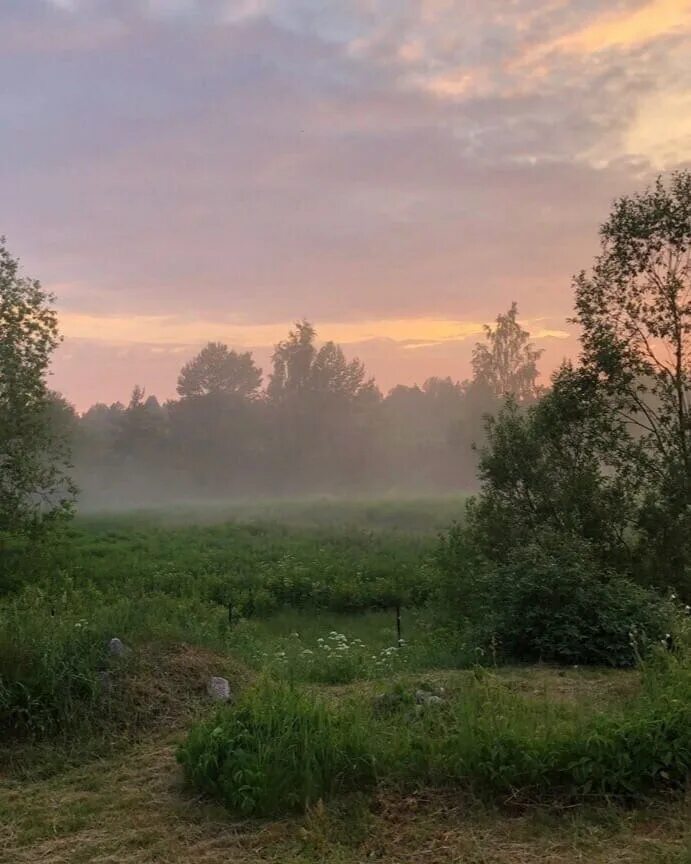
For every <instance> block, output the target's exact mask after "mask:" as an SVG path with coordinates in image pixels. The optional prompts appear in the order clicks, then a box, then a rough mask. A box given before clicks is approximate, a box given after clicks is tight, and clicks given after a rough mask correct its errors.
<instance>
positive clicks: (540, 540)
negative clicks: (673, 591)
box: [438, 529, 674, 666]
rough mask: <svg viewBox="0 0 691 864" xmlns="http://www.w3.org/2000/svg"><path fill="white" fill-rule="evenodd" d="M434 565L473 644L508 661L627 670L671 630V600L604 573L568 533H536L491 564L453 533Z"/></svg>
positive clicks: (458, 533) (465, 539) (461, 533)
mask: <svg viewBox="0 0 691 864" xmlns="http://www.w3.org/2000/svg"><path fill="white" fill-rule="evenodd" d="M438 565H439V567H440V570H441V571H442V574H443V577H444V583H445V586H446V599H448V600H450V601H451V602H452V603H453V604H454V607H455V609H456V610H457V612H458V613H459V614H460V615H461V616H462V617H463V618H464V619H466V622H467V626H468V627H469V628H470V629H471V630H472V633H473V637H474V638H475V640H476V641H477V644H478V645H479V646H480V647H483V648H485V649H486V648H487V647H488V646H489V645H490V644H494V645H496V646H498V647H499V649H500V650H501V651H502V652H503V653H504V655H506V656H508V657H510V658H515V659H520V660H535V659H541V660H546V661H554V662H559V663H596V664H602V665H609V666H630V665H632V664H633V663H634V662H635V659H636V652H637V650H640V649H641V648H643V649H644V648H645V647H646V646H647V645H649V644H651V643H654V642H658V641H659V640H661V639H663V638H664V637H665V635H666V634H667V633H669V632H670V631H672V630H673V627H674V610H673V608H672V606H671V604H670V603H667V602H666V601H664V600H663V599H662V598H661V597H660V596H659V595H658V594H656V593H654V592H652V591H649V590H646V589H644V588H641V587H640V586H639V585H637V584H634V583H633V582H631V581H630V580H628V579H626V578H624V577H623V576H620V575H618V574H616V573H613V572H611V571H609V570H606V569H604V568H603V566H602V565H601V564H599V562H598V561H597V559H596V558H595V556H594V555H593V554H592V551H591V548H590V545H589V544H588V543H587V542H586V541H584V540H582V539H581V538H578V537H576V536H574V535H569V534H565V535H557V534H553V533H549V532H546V531H544V532H541V533H540V534H538V535H536V538H535V539H534V540H533V542H531V543H528V544H526V545H525V546H523V547H519V548H515V549H513V550H512V551H511V552H509V554H508V556H507V559H506V561H505V562H504V563H501V564H498V563H494V562H490V561H488V560H487V559H486V558H484V557H483V556H482V555H480V554H479V553H478V552H477V551H476V550H475V549H474V547H473V545H472V542H471V541H470V540H469V537H468V535H467V534H466V532H464V531H463V530H461V529H455V530H454V531H453V532H451V533H450V534H449V535H448V536H447V538H445V539H444V540H443V542H442V545H441V548H440V551H439V555H438ZM632 636H633V638H632Z"/></svg>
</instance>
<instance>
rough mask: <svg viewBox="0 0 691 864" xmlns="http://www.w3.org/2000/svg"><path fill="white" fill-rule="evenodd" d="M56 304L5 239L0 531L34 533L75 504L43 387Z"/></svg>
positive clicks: (62, 442) (1, 244)
mask: <svg viewBox="0 0 691 864" xmlns="http://www.w3.org/2000/svg"><path fill="white" fill-rule="evenodd" d="M53 302H54V297H53V296H52V295H51V294H50V293H48V292H47V291H45V290H44V289H43V288H42V287H41V284H40V283H39V282H38V281H36V280H33V279H28V278H26V277H24V276H22V275H21V274H20V271H19V262H18V261H17V260H16V259H14V258H12V256H11V255H10V253H9V251H8V249H7V247H6V245H5V240H4V238H0V535H2V534H5V535H8V534H9V535H22V534H23V535H29V536H36V534H37V533H39V532H40V530H41V529H42V528H46V527H47V526H48V525H50V524H52V523H54V522H55V521H56V520H58V519H59V518H60V517H64V516H67V515H69V514H70V513H71V510H72V503H73V499H74V495H75V489H74V487H73V485H72V482H71V480H70V478H69V475H68V469H69V467H70V466H69V447H68V441H67V439H66V436H65V435H64V434H61V432H60V428H59V424H57V423H55V422H52V421H53V419H54V414H55V409H54V399H53V398H51V394H50V393H49V391H48V388H47V386H46V375H47V372H48V365H49V362H50V358H51V355H52V353H53V351H54V350H55V348H56V347H57V345H58V343H59V341H60V337H59V335H58V322H57V314H56V312H55V310H54V309H53V307H52V304H53Z"/></svg>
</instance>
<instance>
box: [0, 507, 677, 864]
mask: <svg viewBox="0 0 691 864" xmlns="http://www.w3.org/2000/svg"><path fill="white" fill-rule="evenodd" d="M461 505H462V501H461V499H459V498H453V499H452V498H449V499H443V500H441V501H437V502H433V501H429V500H418V501H412V500H410V501H403V502H400V501H396V500H390V501H379V502H361V501H356V502H339V501H329V500H325V499H318V500H312V501H307V502H300V503H291V502H263V503H262V504H261V505H256V504H232V505H226V504H219V505H218V506H215V507H212V508H202V509H200V510H195V511H192V510H191V509H189V508H182V509H180V510H178V511H177V512H174V513H170V512H163V511H141V512H138V513H134V514H133V513H107V514H105V513H101V514H91V515H89V516H82V517H80V518H78V519H77V520H76V521H75V522H74V523H73V525H72V526H71V527H70V529H69V531H68V532H67V534H66V535H65V537H64V538H63V540H62V541H61V542H60V543H59V544H57V545H55V546H53V548H51V549H50V550H49V555H48V557H47V559H44V562H45V561H47V566H44V567H43V568H42V569H41V570H40V571H37V572H36V573H29V574H28V575H26V576H24V577H23V580H22V581H21V582H19V581H16V580H15V583H14V586H13V588H12V590H11V591H10V592H9V593H6V595H5V596H4V597H3V598H1V599H0V725H1V726H2V743H1V744H0V860H3V861H4V860H5V859H7V860H11V861H17V862H19V864H22V862H33V861H38V860H41V861H47V862H55V864H58V862H66V861H69V862H73V861H75V862H80V861H84V862H86V861H89V862H91V861H94V862H99V861H100V862H104V864H105V862H109V864H112V862H117V861H128V862H134V864H139V862H157V861H166V862H176V861H179V862H191V861H195V862H196V861H201V862H205V864H214V862H216V861H227V860H237V861H239V862H243V861H247V862H259V861H280V862H296V864H298V862H300V864H302V862H316V861H334V862H337V864H338V862H342V864H350V862H356V861H357V862H361V861H369V860H373V859H374V860H381V861H390V862H394V861H396V862H404V861H410V862H413V861H418V860H429V861H431V862H433V864H436V862H442V861H443V862H450V861H464V862H470V864H480V862H482V864H488V862H489V864H504V862H509V861H511V862H514V861H516V862H521V861H539V862H553V864H556V862H563V864H570V862H576V861H585V860H587V861H593V862H605V861H607V862H609V861H614V860H616V861H622V862H641V864H642V862H653V864H654V862H659V864H665V862H666V864H689V862H691V856H690V855H689V854H688V843H689V834H688V828H687V827H686V826H687V825H688V822H689V818H688V817H689V816H690V815H691V814H690V813H689V808H688V803H686V802H685V801H684V799H683V796H682V795H680V794H679V793H678V792H677V793H673V794H672V793H669V792H667V791H666V790H665V789H664V788H662V791H661V793H660V794H658V797H657V798H656V799H655V800H654V801H647V802H646V801H640V800H638V801H637V802H636V803H635V805H634V806H631V805H630V804H629V805H628V806H627V807H626V808H622V807H620V806H616V805H614V804H612V803H608V802H606V801H604V800H602V798H601V797H600V798H599V799H598V801H597V804H594V803H593V802H592V801H590V799H589V797H588V796H585V797H584V796H582V795H581V796H580V800H579V801H578V803H575V804H574V800H575V799H574V800H572V799H569V796H568V794H567V795H563V794H562V795H560V796H557V797H554V796H553V797H552V798H551V800H549V801H547V800H544V799H543V798H542V796H541V795H539V794H536V790H535V782H534V778H533V780H532V781H531V783H528V784H524V786H523V793H524V794H522V795H520V796H517V795H515V794H513V793H514V791H515V789H517V788H518V787H519V786H520V784H518V783H516V778H515V777H513V778H509V782H508V784H505V786H506V788H504V789H503V790H501V791H500V792H499V794H492V795H490V796H487V795H484V794H483V793H482V791H481V790H480V788H479V786H480V785H482V784H480V783H479V782H478V779H477V778H478V777H481V776H482V770H486V769H487V766H488V765H490V766H491V765H492V764H493V763H492V761H491V758H490V759H488V758H487V753H486V752H485V751H482V748H478V747H477V746H476V743H477V741H481V743H482V741H485V743H486V742H487V741H488V740H489V741H491V740H499V739H501V740H502V741H503V746H504V748H505V750H504V752H501V751H500V750H498V751H497V752H498V756H494V757H492V758H497V759H499V763H501V766H502V767H503V768H505V767H506V765H507V764H509V763H510V760H509V759H507V758H506V756H507V752H508V751H507V750H506V747H507V746H509V745H510V748H513V749H510V754H509V755H511V754H515V751H516V750H519V751H520V752H528V750H529V747H526V742H527V743H528V744H529V745H530V744H533V745H534V746H535V748H537V749H538V750H539V748H540V747H543V750H541V751H540V752H539V753H538V756H539V757H540V760H542V761H541V762H540V764H543V765H544V762H545V759H544V757H545V752H547V751H546V750H545V749H544V748H545V747H546V743H547V744H550V745H552V744H554V743H555V742H557V743H560V742H561V744H563V743H564V742H566V743H568V742H569V741H574V740H576V741H581V740H585V738H586V736H584V735H583V734H581V732H582V731H583V730H590V731H592V729H593V728H595V727H593V726H592V725H590V724H595V726H597V729H598V734H600V735H601V736H603V737H604V738H607V737H608V735H609V738H611V737H612V735H611V734H610V733H612V734H614V733H616V732H617V730H621V728H622V726H621V722H623V720H626V718H627V717H628V719H629V720H631V722H632V723H633V721H634V720H635V719H636V718H637V717H638V718H640V716H641V715H639V714H634V712H632V711H631V706H632V705H640V704H642V702H641V700H645V699H646V698H649V696H650V693H649V691H648V689H647V688H648V687H649V686H651V685H650V684H649V683H641V679H640V676H639V674H638V673H637V672H636V671H628V672H623V671H618V672H614V671H611V670H609V671H606V670H599V669H570V668H569V669H557V668H551V667H547V666H537V667H535V666H533V667H524V668H496V669H494V668H493V669H491V670H490V671H484V672H480V671H477V672H476V671H473V670H472V667H473V666H474V665H475V664H476V662H477V661H478V659H481V660H483V662H485V663H489V664H490V665H491V664H492V661H493V658H492V656H484V657H478V655H477V653H475V651H474V649H473V646H469V645H464V644H463V643H462V641H459V639H458V637H457V636H455V635H452V633H451V632H450V631H448V630H445V629H444V628H443V627H441V626H440V623H439V621H438V620H436V613H434V614H431V613H430V610H429V609H428V607H427V601H428V599H429V598H430V596H432V595H433V594H434V591H435V590H436V588H435V581H434V580H435V576H434V572H433V569H432V567H431V566H430V555H431V553H432V550H433V549H434V548H435V545H436V533H437V531H438V530H439V529H440V528H442V527H443V526H444V525H446V524H448V522H449V521H450V520H451V519H452V518H454V517H457V516H458V515H459V514H460V512H461V509H462V507H461ZM397 603H398V604H402V621H401V623H402V636H403V639H404V644H403V647H402V648H400V647H399V646H398V642H397V638H398V634H397V631H396V617H395V613H394V606H395V605H396V604H397ZM229 606H230V611H231V618H230V620H229ZM112 636H119V637H120V638H121V639H123V640H124V641H125V643H126V644H127V645H128V646H129V647H130V648H131V649H132V650H131V652H130V654H128V656H127V657H126V658H124V659H122V660H121V659H118V658H113V657H110V656H109V655H108V654H107V652H106V651H105V645H106V643H107V640H108V639H109V638H111V637H112ZM327 645H328V646H329V647H328V648H327V647H325V646H327ZM459 667H466V668H467V669H469V670H470V671H459ZM217 674H221V675H225V676H226V677H228V678H229V679H230V681H231V689H232V691H233V693H234V694H235V695H236V698H237V699H238V700H239V704H241V705H242V704H245V708H247V705H248V704H249V705H250V706H251V710H250V714H249V715H245V719H244V721H243V723H249V727H250V728H251V730H252V735H251V736H250V738H251V739H256V740H259V741H262V742H263V744H262V746H261V748H260V750H259V757H258V761H257V760H255V762H256V764H255V765H254V768H252V766H251V765H250V766H249V767H250V772H251V771H252V770H254V771H255V773H262V774H266V773H267V772H268V773H270V772H271V771H272V770H273V771H274V780H273V781H272V783H271V784H269V786H267V787H266V789H265V790H264V792H266V790H267V789H268V790H269V791H270V792H271V794H274V793H276V795H277V800H276V801H274V802H273V804H272V802H271V800H270V799H271V796H270V795H269V796H268V797H266V798H265V800H264V805H265V806H263V807H259V808H257V807H256V806H254V807H253V806H249V805H248V804H247V803H245V806H244V810H245V811H247V812H250V811H252V812H266V813H269V812H273V813H277V812H283V804H281V802H280V800H279V799H280V797H281V796H280V795H278V792H279V791H280V788H281V784H283V786H282V788H283V792H282V793H281V794H282V795H284V797H285V796H287V797H290V796H291V795H292V800H291V802H290V807H298V808H299V807H300V806H301V805H302V804H303V803H304V802H305V801H309V806H308V808H307V811H306V812H302V813H298V814H293V815H288V816H281V817H280V818H276V817H274V819H273V821H269V822H266V821H263V822H257V821H256V820H248V819H247V817H246V815H242V816H237V815H232V813H230V812H229V811H228V810H227V809H226V808H225V807H223V806H221V805H220V804H215V803H214V802H213V801H212V800H211V799H209V798H207V797H206V796H203V797H200V796H199V793H198V792H197V791H195V790H193V789H191V788H190V787H189V786H187V785H186V784H185V783H184V782H183V777H182V772H181V770H180V768H179V767H178V766H176V764H175V752H176V750H177V749H178V748H179V746H180V745H181V744H182V743H183V742H184V741H185V740H186V738H187V735H188V733H189V730H190V729H192V728H195V727H196V726H197V724H199V723H201V724H202V725H201V726H200V727H199V728H201V729H204V728H206V727H205V726H204V723H208V722H210V720H209V718H210V717H212V716H213V710H214V709H213V708H211V707H210V705H209V702H208V698H207V696H206V693H205V689H206V681H207V680H208V677H209V676H210V675H217ZM257 680H270V681H272V682H275V683H273V684H272V687H271V692H273V694H274V696H273V698H274V702H275V703H276V704H275V705H274V709H275V710H273V709H272V712H273V713H270V716H269V717H268V718H267V716H265V714H264V707H265V706H264V703H263V702H262V697H259V696H257V695H256V693H257V692H258V691H255V690H253V682H255V681H257ZM104 681H105V682H107V686H104ZM280 682H284V684H285V682H288V683H289V684H291V685H294V687H295V689H291V688H290V687H289V688H288V690H287V691H286V690H285V689H282V686H283V685H280ZM421 686H423V687H425V688H430V689H432V690H435V689H437V690H438V689H439V688H444V690H445V704H444V705H443V706H442V709H441V710H440V711H438V712H437V713H436V714H435V713H430V714H425V715H423V716H422V717H420V716H418V715H417V713H416V708H415V705H414V704H413V703H414V701H415V699H414V693H415V691H416V689H418V688H419V687H421ZM389 692H400V693H402V694H404V698H403V700H402V702H401V704H400V705H399V706H398V707H397V708H396V709H395V710H394V712H393V713H392V714H386V713H384V714H381V713H377V711H376V710H375V709H374V705H376V704H378V700H377V697H378V696H380V695H381V694H383V693H389ZM650 692H652V691H650ZM660 692H661V691H660ZM243 693H246V694H247V695H246V696H243V695H242V694H243ZM252 693H254V694H255V695H254V696H252V695H251V694H252ZM286 693H288V694H289V695H287V696H286V695H285V694H286ZM281 694H283V696H281ZM646 694H648V695H646ZM658 695H660V694H659V693H658ZM282 698H283V703H281V699H282ZM651 698H652V697H651ZM665 698H667V697H666V696H665ZM673 698H674V697H673ZM244 699H247V700H250V701H249V703H243V700H244ZM252 700H254V701H252ZM291 700H292V701H291ZM315 706H316V707H315ZM252 712H254V713H252ZM672 714H673V712H671V713H670V714H669V716H672ZM507 718H508V720H507ZM658 719H660V718H658ZM665 719H668V716H667V715H665V717H664V718H662V720H663V721H664V720H665ZM267 721H268V722H267ZM214 722H215V721H214ZM607 722H611V723H612V724H615V723H619V724H620V725H619V726H617V728H616V729H614V727H612V728H608V729H604V731H603V730H602V729H600V727H599V726H598V724H606V723H607ZM655 723H656V724H657V725H658V726H659V725H660V724H659V723H657V720H656V721H655ZM502 724H503V725H502ZM643 725H645V724H643ZM216 726H218V723H216ZM540 726H542V727H543V728H542V731H539V727H540ZM214 728H216V727H214ZM626 728H629V727H626ZM238 729H239V730H240V733H242V731H243V730H242V728H240V727H237V726H236V727H235V728H234V731H233V735H234V736H236V737H237V733H238ZM262 729H263V732H261V734H259V732H260V731H261V730H262ZM258 730H259V731H258ZM463 730H465V731H464V732H463V734H464V735H465V736H466V737H465V739H463V735H461V734H460V732H461V731H463ZM468 730H470V733H472V734H470V733H469V732H468ZM245 731H246V729H245ZM507 731H509V732H512V733H513V734H514V738H512V739H511V740H509V741H508V744H507V737H506V734H504V733H507ZM502 734H503V735H504V737H503V738H502ZM483 735H484V736H485V737H484V738H483V737H482V736H483ZM472 736H475V738H473V737H472ZM231 737H232V736H231ZM236 737H235V738H232V740H233V741H234V740H236ZM615 737H616V734H615ZM608 740H609V739H608ZM631 740H632V739H631V737H629V738H627V739H626V741H625V745H626V747H629V745H630V744H631ZM200 741H201V743H202V744H203V736H202V738H200ZM464 741H465V743H464ZM310 742H317V743H319V742H321V743H320V747H321V750H319V749H317V751H316V753H317V755H316V756H315V750H314V748H313V747H311V744H310ZM545 742H546V743H545ZM277 743H280V744H281V746H277ZM283 745H286V746H283ZM332 745H334V746H332ZM301 748H302V749H301ZM464 748H465V749H464ZM621 749H622V748H621V747H619V750H616V748H615V750H613V752H620V751H621ZM624 749H626V748H624ZM250 751H251V748H250ZM200 752H201V750H200ZM248 752H249V751H248ZM531 752H532V751H531ZM560 752H561V751H560ZM474 753H475V754H477V753H480V755H483V753H484V757H483V758H484V761H483V762H482V764H483V765H484V768H482V765H479V762H478V760H477V759H476V762H475V763H473V758H474V757H473V754H474ZM300 754H301V755H300ZM459 754H461V755H462V759H459V758H458V757H459ZM372 755H374V757H375V759H374V774H371V773H368V772H369V771H370V768H371V766H372V764H373V763H372V758H371V757H372ZM533 755H535V753H533ZM567 755H568V754H567ZM582 755H583V754H579V757H580V756H582ZM255 756H256V754H255ZM571 756H573V754H571ZM298 757H299V758H298ZM248 758H249V761H250V762H251V760H252V759H254V758H255V757H254V756H250V757H248ZM286 760H287V761H286ZM310 760H311V761H310ZM480 761H482V760H480ZM538 761H539V760H538ZM571 761H575V760H574V758H571ZM304 764H311V766H312V769H311V772H309V774H308V776H307V777H306V779H305V778H304V777H303V778H302V781H301V782H302V785H298V784H296V783H295V774H294V773H292V774H291V772H294V771H295V770H296V769H297V768H299V767H300V766H303V765H304ZM352 764H355V765H356V766H359V767H358V769H357V771H355V772H354V773H351V767H352ZM497 764H498V763H497ZM257 765H260V766H261V771H260V772H257V770H256V768H257ZM473 765H474V767H473ZM513 765H514V768H515V765H516V760H515V759H514V762H513ZM459 766H461V767H462V768H463V770H461V768H460V767H459ZM468 766H470V767H472V768H473V771H474V772H475V774H474V776H475V781H474V782H467V780H468ZM495 767H496V764H495ZM524 767H525V766H524ZM548 767H549V766H548ZM553 767H554V766H552V768H553ZM247 768H248V765H245V766H244V769H245V770H247ZM519 768H520V765H519ZM616 770H619V768H616ZM662 770H665V769H664V768H662ZM610 773H612V771H611V770H610ZM615 773H616V772H615ZM504 776H505V775H504ZM365 781H367V782H365ZM549 782H550V783H551V782H552V780H551V779H550V780H549ZM244 785H248V784H246V783H245V784H244ZM249 785H251V784H249ZM260 785H261V784H259V785H256V784H255V792H256V791H257V790H258V789H259V791H261V789H260ZM537 785H540V784H539V782H538V783H537ZM665 785H666V784H665V783H662V784H661V787H664V786H665ZM367 786H368V787H369V792H368V793H367V794H364V793H363V791H362V789H363V787H367ZM354 787H358V789H359V790H360V791H358V790H356V789H354ZM507 789H508V790H509V791H508V792H507ZM211 791H213V790H211ZM245 791H246V792H247V790H245ZM262 794H264V793H262ZM322 799H325V800H326V803H321V802H322ZM226 803H229V804H231V806H232V807H233V809H236V810H240V811H242V810H243V806H242V804H240V806H238V804H239V803H240V802H238V801H235V802H233V801H232V800H231V801H228V800H226Z"/></svg>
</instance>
